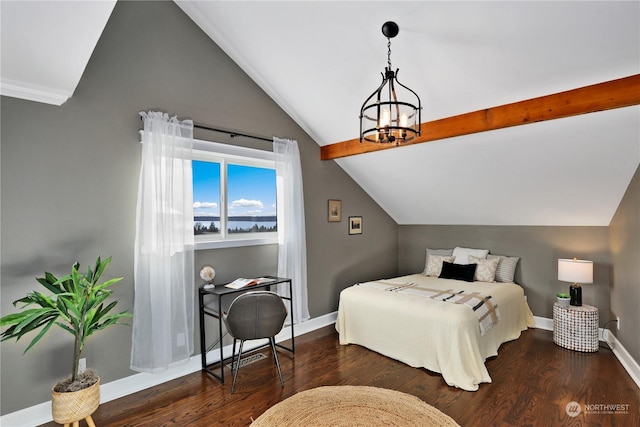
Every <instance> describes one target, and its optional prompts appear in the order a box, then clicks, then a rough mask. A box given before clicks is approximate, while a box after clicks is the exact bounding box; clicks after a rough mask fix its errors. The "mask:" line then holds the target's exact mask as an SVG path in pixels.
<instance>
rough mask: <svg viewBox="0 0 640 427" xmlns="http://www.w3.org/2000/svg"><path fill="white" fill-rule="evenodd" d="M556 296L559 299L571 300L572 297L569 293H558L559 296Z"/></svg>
mask: <svg viewBox="0 0 640 427" xmlns="http://www.w3.org/2000/svg"><path fill="white" fill-rule="evenodd" d="M556 296H557V297H558V298H571V297H570V296H569V294H568V293H566V292H559V293H558V295H556Z"/></svg>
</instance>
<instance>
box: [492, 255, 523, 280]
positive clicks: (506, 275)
mask: <svg viewBox="0 0 640 427" xmlns="http://www.w3.org/2000/svg"><path fill="white" fill-rule="evenodd" d="M495 258H498V259H499V262H498V268H497V269H496V278H495V281H496V282H503V283H513V280H514V279H513V278H514V276H515V274H516V266H517V265H518V261H519V260H520V257H517V256H504V255H487V259H495Z"/></svg>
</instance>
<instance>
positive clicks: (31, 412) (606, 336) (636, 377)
mask: <svg viewBox="0 0 640 427" xmlns="http://www.w3.org/2000/svg"><path fill="white" fill-rule="evenodd" d="M337 314H338V313H337V312H335V311H334V312H333V313H329V314H325V315H324V316H320V317H316V318H314V319H310V320H308V321H307V322H304V323H302V324H300V325H296V327H295V336H296V337H297V336H299V335H304V334H306V333H308V332H312V331H315V330H316V329H320V328H322V327H325V326H328V325H331V324H334V323H335V322H336V318H337ZM533 319H534V322H535V327H536V328H538V329H545V330H548V331H552V330H553V320H552V319H548V318H545V317H538V316H534V318H533ZM290 337H291V330H290V329H289V328H285V329H283V330H282V332H281V333H280V334H279V335H278V336H276V341H278V342H281V341H285V340H287V339H288V338H290ZM600 337H602V338H601V341H604V342H606V343H607V344H609V346H610V347H611V348H612V349H613V354H614V355H615V356H616V357H617V358H618V360H619V361H620V363H621V364H622V366H623V367H624V368H625V370H626V371H627V372H628V373H629V375H630V376H631V378H632V379H633V381H634V382H635V383H636V384H637V385H638V387H639V388H640V365H638V362H637V361H636V360H634V359H633V357H631V355H630V354H629V352H628V351H627V350H626V349H625V348H624V347H623V346H622V344H620V342H619V341H618V339H617V338H616V336H615V335H613V334H612V333H611V332H609V330H602V329H600ZM261 345H262V343H261V342H256V343H254V345H253V346H252V347H248V348H247V350H248V349H249V348H251V349H253V348H256V347H259V346H261ZM223 353H224V357H225V358H226V357H228V356H230V355H231V346H225V347H224V349H223ZM219 360H220V357H219V353H218V352H217V351H210V352H209V353H207V362H208V363H214V362H217V361H219ZM201 369H202V367H201V365H200V355H199V354H198V355H196V356H193V357H191V358H190V359H189V361H188V362H186V363H184V364H181V365H179V366H176V367H173V368H171V369H168V370H166V371H164V372H160V373H155V374H147V373H140V374H134V375H130V376H128V377H125V378H122V379H119V380H116V381H112V382H110V383H106V384H102V385H101V386H100V403H106V402H110V401H112V400H115V399H119V398H121V397H124V396H128V395H130V394H133V393H136V392H138V391H142V390H145V389H147V388H150V387H155V386H157V385H160V384H162V383H165V382H167V381H171V380H174V379H176V378H180V377H183V376H185V375H189V374H191V373H194V372H197V371H199V370H201ZM52 420H53V419H52V416H51V401H48V402H44V403H41V404H39V405H35V406H31V407H29V408H25V409H22V410H20V411H16V412H12V413H10V414H7V415H4V416H2V417H0V426H3V427H33V426H37V425H40V424H45V423H48V422H50V421H52Z"/></svg>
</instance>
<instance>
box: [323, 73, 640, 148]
mask: <svg viewBox="0 0 640 427" xmlns="http://www.w3.org/2000/svg"><path fill="white" fill-rule="evenodd" d="M638 104H640V74H635V75H633V76H629V77H624V78H621V79H616V80H611V81H608V82H604V83H598V84H594V85H591V86H585V87H581V88H578V89H573V90H568V91H566V92H559V93H554V94H552V95H546V96H541V97H539V98H533V99H527V100H525V101H519V102H514V103H512V104H505V105H500V106H497V107H491V108H487V109H484V110H478V111H473V112H471V113H465V114H460V115H458V116H452V117H447V118H444V119H439V120H434V121H431V122H425V123H422V124H421V125H420V129H421V135H420V136H418V137H416V138H415V139H414V140H413V141H411V142H408V143H406V144H399V145H395V144H376V143H371V142H362V143H361V142H360V139H359V138H355V139H350V140H347V141H342V142H337V143H335V144H329V145H325V146H323V147H321V148H320V158H321V159H322V160H332V159H337V158H340V157H347V156H353V155H356V154H362V153H369V152H373V151H380V150H386V149H391V148H397V147H402V146H407V145H413V144H421V143H423V142H430V141H437V140H439V139H445V138H452V137H455V136H461V135H469V134H472V133H478V132H486V131H490V130H496V129H502V128H507V127H511V126H520V125H526V124H529V123H536V122H542V121H546V120H555V119H561V118H564V117H570V116H576V115H580V114H588V113H595V112H597V111H604V110H611V109H615V108H622V107H629V106H632V105H638Z"/></svg>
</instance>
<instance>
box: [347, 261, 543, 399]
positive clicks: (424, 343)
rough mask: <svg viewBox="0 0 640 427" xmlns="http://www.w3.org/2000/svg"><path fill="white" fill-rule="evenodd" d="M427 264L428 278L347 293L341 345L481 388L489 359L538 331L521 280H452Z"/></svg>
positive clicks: (469, 387)
mask: <svg viewBox="0 0 640 427" xmlns="http://www.w3.org/2000/svg"><path fill="white" fill-rule="evenodd" d="M428 261H429V255H427V266H426V267H425V272H423V273H422V274H413V275H408V276H403V277H396V278H392V279H386V280H379V281H371V282H365V283H359V284H356V285H353V286H350V287H348V288H346V289H344V290H343V291H342V292H341V293H340V302H339V307H338V318H337V321H336V330H337V331H338V333H339V337H340V344H342V345H347V344H358V345H361V346H364V347H366V348H368V349H370V350H373V351H376V352H378V353H380V354H383V355H385V356H387V357H391V358H393V359H396V360H399V361H401V362H403V363H406V364H407V365H409V366H412V367H421V368H426V369H428V370H430V371H433V372H438V373H440V374H442V377H443V379H444V381H445V382H446V383H447V384H448V385H449V386H454V387H458V388H461V389H463V390H468V391H476V390H478V385H479V384H480V383H490V382H491V377H490V376H489V372H488V371H487V369H486V367H485V365H484V362H485V360H486V359H487V358H488V357H491V356H496V355H497V354H498V348H499V347H500V345H501V344H502V343H504V342H507V341H511V340H515V339H517V338H518V337H519V336H520V334H521V332H522V331H524V330H526V329H527V327H533V326H534V322H533V315H532V313H531V310H530V309H529V307H528V305H527V302H526V299H525V297H524V290H523V288H522V287H521V286H519V285H518V284H515V283H505V282H482V281H465V280H457V279H451V278H447V277H448V276H447V275H445V274H442V273H444V270H443V271H442V273H441V274H438V275H435V276H434V275H426V273H427V270H428V268H427V267H428ZM448 264H450V263H449V262H446V261H445V262H443V263H442V262H441V268H442V266H444V268H445V269H447V267H448V266H447V265H448ZM452 268H458V266H457V267H452ZM476 278H477V277H476ZM472 280H473V279H472ZM474 307H477V308H479V309H476V310H474ZM487 319H489V320H487Z"/></svg>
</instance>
